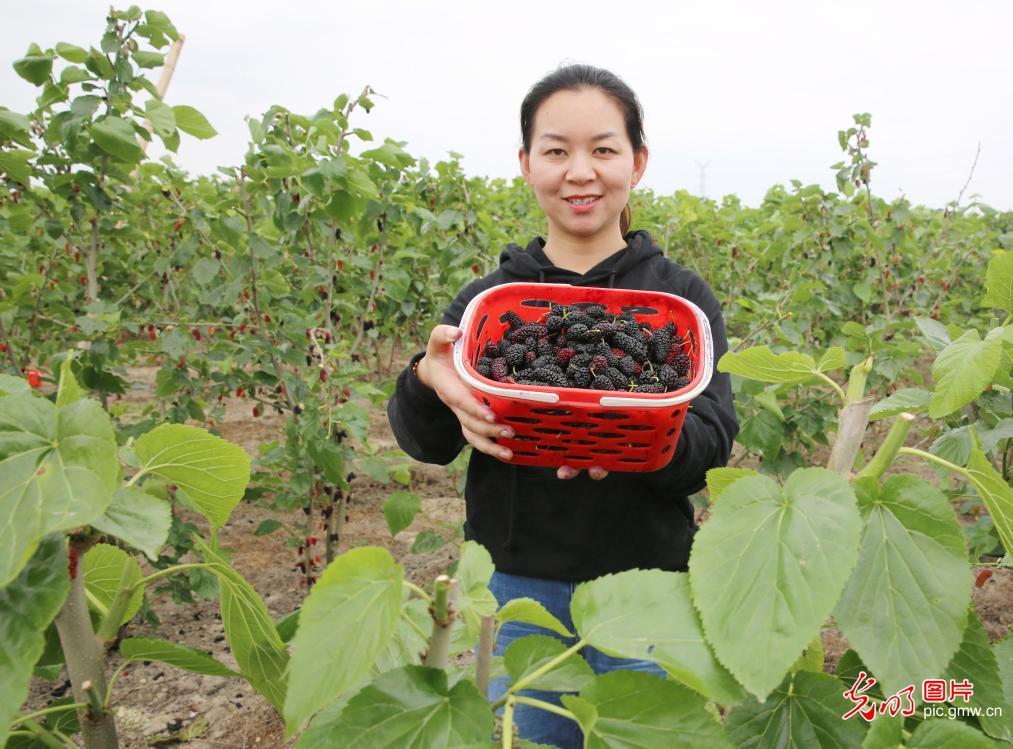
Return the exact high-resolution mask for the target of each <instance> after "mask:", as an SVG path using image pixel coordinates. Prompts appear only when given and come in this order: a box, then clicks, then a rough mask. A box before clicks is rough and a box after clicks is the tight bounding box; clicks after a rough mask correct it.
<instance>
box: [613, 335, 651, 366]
mask: <svg viewBox="0 0 1013 749" xmlns="http://www.w3.org/2000/svg"><path fill="white" fill-rule="evenodd" d="M615 344H616V346H618V347H619V348H621V349H623V350H624V351H625V352H626V353H627V354H629V355H630V356H632V357H633V358H634V359H636V360H637V361H639V362H644V361H646V360H647V346H646V345H645V344H644V342H643V341H641V340H639V339H636V338H633V337H632V336H629V335H627V334H626V333H616V336H615Z"/></svg>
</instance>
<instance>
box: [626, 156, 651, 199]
mask: <svg viewBox="0 0 1013 749" xmlns="http://www.w3.org/2000/svg"><path fill="white" fill-rule="evenodd" d="M648 155H649V153H648V151H647V146H646V145H643V146H641V147H640V149H639V150H638V151H636V152H635V153H634V154H633V176H632V178H631V180H630V182H631V184H630V189H631V190H632V189H633V188H634V187H636V186H637V183H638V182H639V181H640V178H641V177H643V176H644V172H645V171H646V170H647V157H648Z"/></svg>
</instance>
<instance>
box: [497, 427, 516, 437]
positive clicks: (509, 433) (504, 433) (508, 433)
mask: <svg viewBox="0 0 1013 749" xmlns="http://www.w3.org/2000/svg"><path fill="white" fill-rule="evenodd" d="M499 434H500V436H501V437H507V438H509V437H513V436H514V430H513V429H504V430H503V431H502V432H500V433H499Z"/></svg>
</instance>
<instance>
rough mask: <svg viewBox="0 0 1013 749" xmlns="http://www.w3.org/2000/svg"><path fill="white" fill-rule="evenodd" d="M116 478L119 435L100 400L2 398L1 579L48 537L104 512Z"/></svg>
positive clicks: (11, 573) (3, 581) (15, 571)
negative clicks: (60, 402)
mask: <svg viewBox="0 0 1013 749" xmlns="http://www.w3.org/2000/svg"><path fill="white" fill-rule="evenodd" d="M118 477H119V463H118V461H117V456H116V438H115V435H114V434H113V429H112V425H111V424H110V422H109V416H108V415H107V414H106V413H105V411H103V410H102V407H101V406H100V405H99V404H98V403H96V402H95V401H89V400H80V401H77V402H75V403H72V404H70V405H69V406H66V407H64V408H60V409H57V408H56V406H54V405H53V404H52V403H50V402H49V401H48V400H45V399H43V398H34V397H31V396H6V397H3V398H0V585H6V584H7V583H9V582H10V581H11V580H13V579H14V577H15V576H16V575H17V574H18V572H19V571H20V570H21V568H22V567H23V566H24V564H25V562H27V561H28V558H29V557H30V556H31V555H32V553H33V552H34V551H35V547H36V545H37V544H38V543H39V540H40V539H41V538H42V537H43V536H45V535H47V534H49V533H52V532H54V531H62V530H66V529H67V528H73V527H75V526H79V525H88V524H89V523H91V522H92V521H93V520H95V519H96V518H99V517H101V516H102V514H103V513H104V512H105V510H106V507H108V506H109V503H110V502H111V501H112V496H113V492H114V491H115V489H116V482H117V479H118Z"/></svg>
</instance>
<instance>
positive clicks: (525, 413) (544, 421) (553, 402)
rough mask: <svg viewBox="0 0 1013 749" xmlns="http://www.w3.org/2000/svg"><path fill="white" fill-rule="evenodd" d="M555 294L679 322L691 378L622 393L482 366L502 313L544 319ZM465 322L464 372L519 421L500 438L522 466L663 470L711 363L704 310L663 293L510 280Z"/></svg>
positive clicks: (565, 300)
mask: <svg viewBox="0 0 1013 749" xmlns="http://www.w3.org/2000/svg"><path fill="white" fill-rule="evenodd" d="M551 302H556V303H558V304H568V305H576V306H578V307H580V306H584V305H590V304H603V305H605V307H606V308H607V309H608V311H609V312H613V313H617V314H618V313H621V312H631V313H633V315H634V316H635V317H636V318H637V319H638V320H640V321H644V322H649V323H650V324H651V325H652V326H654V327H661V326H664V325H665V324H667V323H668V322H674V323H675V327H676V332H677V333H678V334H679V335H680V336H682V337H683V339H684V340H685V347H684V349H683V350H684V352H685V353H686V354H687V355H688V356H689V359H690V370H689V375H688V376H689V378H690V382H689V384H688V385H687V386H686V387H684V388H682V389H681V390H677V391H674V392H670V393H659V394H653V393H618V392H614V391H605V390H584V389H580V388H554V387H548V386H545V387H543V386H540V385H515V384H507V385H504V383H501V382H496V381H495V380H491V379H488V378H486V377H483V376H482V375H480V374H479V373H478V372H477V371H476V370H475V365H476V363H477V362H478V359H479V357H480V356H481V355H482V352H483V350H484V349H485V347H486V346H487V345H489V344H491V343H493V342H495V341H499V340H500V339H501V338H502V337H503V335H504V333H505V331H506V330H507V329H508V328H509V324H508V323H507V322H506V320H504V319H503V315H504V313H506V312H507V311H509V310H513V311H514V312H516V313H517V314H518V315H519V316H520V317H521V318H523V319H524V320H525V321H526V322H537V321H539V320H540V319H541V318H542V317H543V316H544V315H545V314H546V313H547V312H548V311H549V305H550V303H551ZM459 327H460V328H461V329H462V330H463V331H464V334H463V335H462V336H461V337H460V338H459V339H458V340H457V341H456V342H455V344H454V365H455V367H456V369H457V372H458V374H459V375H460V376H461V378H462V379H463V380H464V381H465V382H466V383H467V384H468V385H469V387H471V389H472V392H474V393H475V395H476V397H478V398H480V399H482V400H483V401H484V402H485V404H486V405H487V406H489V407H490V408H491V409H492V410H493V411H494V412H495V413H496V415H497V417H498V419H499V421H500V422H505V423H507V424H510V425H511V426H512V427H513V429H514V432H515V436H514V437H513V438H511V439H505V438H499V439H498V440H497V442H499V443H500V444H502V445H504V446H506V447H509V448H510V449H511V451H512V452H513V458H512V459H511V460H510V462H511V463H517V464H519V465H531V466H546V467H559V466H562V465H568V466H571V467H573V468H589V467H591V466H594V465H597V466H601V467H602V468H604V469H606V470H609V471H657V470H658V469H659V468H663V467H664V466H665V465H667V464H668V462H669V461H671V459H672V455H674V454H675V446H676V443H677V442H678V439H679V433H680V432H681V431H682V423H683V421H684V420H685V418H686V409H687V408H688V406H689V403H690V402H691V401H692V400H693V398H695V397H696V396H697V395H698V394H699V393H700V392H701V391H702V390H703V389H704V388H706V387H707V385H708V383H709V382H710V379H711V374H712V373H713V370H714V344H713V341H712V339H711V329H710V323H709V322H708V320H707V316H706V315H704V313H703V312H702V311H701V310H700V308H699V307H697V306H696V305H695V304H693V303H692V302H690V301H688V300H686V299H683V298H682V297H679V296H676V295H675V294H666V293H663V292H658V291H633V290H629V289H605V288H597V287H590V286H570V285H566V284H538V283H508V284H503V285H502V286H494V287H493V288H491V289H488V290H486V291H484V292H482V293H481V294H479V295H478V296H476V297H475V298H474V299H472V300H471V303H470V304H469V305H468V307H467V309H466V310H465V311H464V316H463V317H462V318H461V324H460V326H459Z"/></svg>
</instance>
